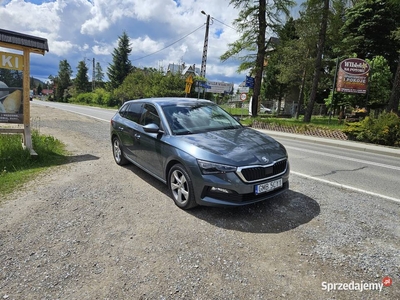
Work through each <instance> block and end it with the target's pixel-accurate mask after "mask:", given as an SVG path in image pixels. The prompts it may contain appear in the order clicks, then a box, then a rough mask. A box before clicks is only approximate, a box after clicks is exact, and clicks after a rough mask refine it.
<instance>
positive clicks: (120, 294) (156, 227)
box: [0, 106, 400, 299]
mask: <svg viewBox="0 0 400 300" xmlns="http://www.w3.org/2000/svg"><path fill="white" fill-rule="evenodd" d="M32 116H33V122H32V126H33V127H36V128H38V129H39V130H40V132H41V133H43V134H49V135H52V136H54V137H56V138H58V139H60V140H62V141H63V142H64V143H65V144H66V145H67V148H68V150H69V151H70V153H71V156H70V160H69V163H67V164H65V165H63V166H60V167H57V168H53V169H51V170H49V171H46V172H45V173H43V174H41V175H40V176H39V177H38V178H37V179H35V180H34V181H32V182H30V183H28V184H26V185H25V186H24V187H23V189H21V190H20V191H17V192H15V193H14V194H12V195H10V196H8V197H7V199H6V201H5V202H3V203H2V204H1V205H0V260H1V264H2V267H1V269H0V297H3V299H279V298H285V299H400V290H399V285H398V283H396V281H397V282H398V281H399V280H400V274H399V267H400V263H399V257H400V253H399V249H400V242H399V240H400V230H399V226H398V212H399V206H398V205H396V204H394V203H391V202H387V201H385V202H382V199H377V198H373V197H371V196H365V195H360V194H357V193H353V192H348V191H344V190H339V189H336V188H333V187H326V186H324V185H322V184H321V183H318V182H313V181H310V180H304V179H301V178H296V177H295V176H292V178H291V189H290V191H288V192H287V193H286V194H284V195H281V196H279V197H277V198H275V199H273V200H271V201H267V202H263V203H260V204H257V205H251V206H246V207H242V208H236V209H224V208H207V207H199V208H196V209H194V210H192V211H189V212H186V211H183V210H180V209H179V208H177V207H176V206H175V205H174V204H173V201H172V200H171V198H170V197H169V193H168V190H167V188H166V186H165V185H163V184H162V183H160V182H158V181H157V180H155V179H153V178H152V177H150V176H149V175H147V174H146V173H144V172H143V171H141V170H139V169H138V168H136V167H134V166H127V167H118V166H117V165H116V164H115V163H114V161H113V158H112V154H111V144H110V142H109V128H108V126H109V124H108V123H106V122H102V121H98V120H95V119H90V118H87V117H84V116H79V115H74V114H72V113H69V112H63V111H60V110H56V109H52V108H48V107H42V106H32ZM387 275H390V276H391V277H392V278H393V281H394V284H393V286H392V287H390V288H383V290H382V291H381V292H379V291H363V292H359V291H332V292H328V291H325V290H323V285H322V283H323V282H327V283H334V282H343V283H349V282H352V281H353V282H368V283H369V282H370V283H381V282H382V278H383V277H384V276H387Z"/></svg>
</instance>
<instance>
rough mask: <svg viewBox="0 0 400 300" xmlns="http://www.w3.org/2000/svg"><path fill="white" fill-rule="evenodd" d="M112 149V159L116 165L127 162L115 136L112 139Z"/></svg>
mask: <svg viewBox="0 0 400 300" xmlns="http://www.w3.org/2000/svg"><path fill="white" fill-rule="evenodd" d="M112 151H113V156H114V160H115V162H116V163H117V165H120V166H123V165H126V164H127V163H128V160H127V159H126V158H125V156H124V153H123V151H122V147H121V142H120V140H119V138H117V137H113V139H112Z"/></svg>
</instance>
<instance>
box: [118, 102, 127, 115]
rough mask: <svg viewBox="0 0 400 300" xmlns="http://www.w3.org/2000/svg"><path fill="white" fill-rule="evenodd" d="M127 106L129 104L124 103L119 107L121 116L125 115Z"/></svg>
mask: <svg viewBox="0 0 400 300" xmlns="http://www.w3.org/2000/svg"><path fill="white" fill-rule="evenodd" d="M128 106H129V104H126V103H125V104H124V105H123V106H122V107H121V108H120V109H119V111H118V112H119V114H120V115H121V116H122V117H125V113H126V109H127V108H128Z"/></svg>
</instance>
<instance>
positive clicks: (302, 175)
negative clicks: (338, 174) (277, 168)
mask: <svg viewBox="0 0 400 300" xmlns="http://www.w3.org/2000/svg"><path fill="white" fill-rule="evenodd" d="M290 174H293V175H296V176H299V177H302V178H306V179H311V180H315V181H319V182H322V183H325V184H329V185H332V186H335V187H338V188H342V189H346V190H350V191H354V192H358V193H363V194H367V195H370V196H375V197H380V198H383V199H386V200H390V201H394V202H397V203H400V199H397V198H393V197H389V196H385V195H381V194H378V193H374V192H370V191H365V190H362V189H359V188H356V187H353V186H349V185H345V184H341V183H337V182H333V181H329V180H326V179H321V178H317V177H313V176H310V175H306V174H302V173H298V172H294V171H290Z"/></svg>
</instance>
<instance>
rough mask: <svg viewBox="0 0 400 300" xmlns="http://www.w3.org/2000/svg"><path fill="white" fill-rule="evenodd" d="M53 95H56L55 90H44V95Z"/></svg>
mask: <svg viewBox="0 0 400 300" xmlns="http://www.w3.org/2000/svg"><path fill="white" fill-rule="evenodd" d="M53 93H54V91H53V90H49V89H43V90H42V95H52V94H53Z"/></svg>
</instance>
